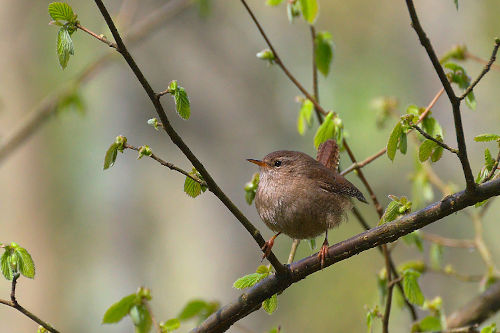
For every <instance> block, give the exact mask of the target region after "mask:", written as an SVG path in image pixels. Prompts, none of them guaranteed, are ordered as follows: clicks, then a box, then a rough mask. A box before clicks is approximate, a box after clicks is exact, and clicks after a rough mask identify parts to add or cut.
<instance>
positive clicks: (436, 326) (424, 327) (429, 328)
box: [415, 316, 442, 332]
mask: <svg viewBox="0 0 500 333" xmlns="http://www.w3.org/2000/svg"><path fill="white" fill-rule="evenodd" d="M441 330H442V327H441V319H439V318H438V317H434V316H427V317H425V318H424V319H422V320H421V321H420V322H419V323H418V331H415V332H435V331H441Z"/></svg>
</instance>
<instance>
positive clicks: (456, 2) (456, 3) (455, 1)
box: [453, 0, 458, 10]
mask: <svg viewBox="0 0 500 333" xmlns="http://www.w3.org/2000/svg"><path fill="white" fill-rule="evenodd" d="M453 2H454V3H455V7H456V8H457V10H458V0H453Z"/></svg>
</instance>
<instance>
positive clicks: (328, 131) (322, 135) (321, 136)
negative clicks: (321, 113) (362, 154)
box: [314, 112, 342, 149]
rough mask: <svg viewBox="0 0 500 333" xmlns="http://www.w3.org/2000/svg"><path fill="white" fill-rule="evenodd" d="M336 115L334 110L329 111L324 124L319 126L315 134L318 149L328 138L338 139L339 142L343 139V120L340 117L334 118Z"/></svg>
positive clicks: (315, 143) (315, 145) (315, 144)
mask: <svg viewBox="0 0 500 333" xmlns="http://www.w3.org/2000/svg"><path fill="white" fill-rule="evenodd" d="M334 115H335V114H334V113H333V112H329V113H328V115H327V116H326V117H325V119H324V120H323V124H321V125H320V126H319V127H318V130H317V131H316V135H315V136H314V147H316V149H318V147H319V145H320V144H322V143H323V142H325V141H326V140H328V139H336V141H337V142H338V143H340V142H341V141H342V121H341V120H340V119H339V118H338V117H335V118H334ZM339 139H340V140H339Z"/></svg>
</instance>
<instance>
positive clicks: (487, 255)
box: [472, 212, 498, 275]
mask: <svg viewBox="0 0 500 333" xmlns="http://www.w3.org/2000/svg"><path fill="white" fill-rule="evenodd" d="M472 222H473V223H474V235H475V236H474V242H475V244H476V248H477V250H478V252H479V255H480V256H481V259H482V260H483V261H484V263H485V264H486V266H487V267H488V270H489V271H490V272H493V273H495V274H497V275H498V270H497V268H496V267H495V262H494V261H493V259H492V256H491V252H490V250H488V247H487V246H486V244H485V243H484V239H483V223H482V220H481V217H480V216H479V214H478V213H477V212H474V213H473V214H472Z"/></svg>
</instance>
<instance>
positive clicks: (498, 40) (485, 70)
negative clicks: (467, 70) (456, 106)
mask: <svg viewBox="0 0 500 333" xmlns="http://www.w3.org/2000/svg"><path fill="white" fill-rule="evenodd" d="M499 47H500V38H495V46H494V47H493V52H492V53H491V57H490V60H489V61H488V63H487V64H486V65H485V66H484V68H483V70H482V71H481V73H480V74H479V76H478V77H477V78H476V79H475V80H474V82H472V83H471V85H470V86H469V87H468V88H467V89H466V90H465V91H464V93H463V94H462V95H461V96H460V97H459V98H458V99H460V100H462V99H464V98H465V97H467V95H468V94H469V93H470V92H471V91H472V90H473V89H474V87H475V86H476V85H477V84H478V83H479V81H481V79H482V78H483V76H485V75H486V73H488V72H489V71H490V68H491V65H493V63H494V62H495V60H496V58H497V52H498V48H499Z"/></svg>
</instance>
